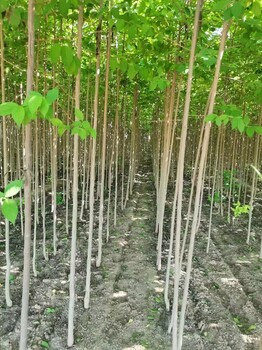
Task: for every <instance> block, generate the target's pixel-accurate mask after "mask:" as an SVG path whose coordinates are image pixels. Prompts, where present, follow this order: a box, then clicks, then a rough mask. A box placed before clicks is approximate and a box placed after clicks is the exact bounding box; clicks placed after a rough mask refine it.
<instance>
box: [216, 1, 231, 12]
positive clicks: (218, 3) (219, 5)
mask: <svg viewBox="0 0 262 350" xmlns="http://www.w3.org/2000/svg"><path fill="white" fill-rule="evenodd" d="M228 4H229V0H220V1H214V4H213V5H212V7H213V10H214V11H220V10H224V9H225V8H226V7H227V5H228Z"/></svg>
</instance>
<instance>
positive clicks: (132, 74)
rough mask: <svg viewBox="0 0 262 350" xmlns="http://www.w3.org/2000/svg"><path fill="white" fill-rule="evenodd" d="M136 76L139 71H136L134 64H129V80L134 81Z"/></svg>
mask: <svg viewBox="0 0 262 350" xmlns="http://www.w3.org/2000/svg"><path fill="white" fill-rule="evenodd" d="M136 74H137V70H136V67H135V65H134V63H131V64H129V67H128V72H127V75H128V77H129V79H131V80H132V79H134V77H135V76H136Z"/></svg>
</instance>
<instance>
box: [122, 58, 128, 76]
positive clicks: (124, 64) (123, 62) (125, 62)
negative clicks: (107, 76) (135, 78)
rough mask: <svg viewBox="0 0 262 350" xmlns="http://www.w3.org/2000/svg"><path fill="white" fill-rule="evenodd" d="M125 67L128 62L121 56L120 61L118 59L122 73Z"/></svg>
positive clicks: (125, 69)
mask: <svg viewBox="0 0 262 350" xmlns="http://www.w3.org/2000/svg"><path fill="white" fill-rule="evenodd" d="M127 68H128V63H127V61H126V60H125V59H124V58H122V59H121V61H120V70H121V72H122V73H125V72H126V71H127Z"/></svg>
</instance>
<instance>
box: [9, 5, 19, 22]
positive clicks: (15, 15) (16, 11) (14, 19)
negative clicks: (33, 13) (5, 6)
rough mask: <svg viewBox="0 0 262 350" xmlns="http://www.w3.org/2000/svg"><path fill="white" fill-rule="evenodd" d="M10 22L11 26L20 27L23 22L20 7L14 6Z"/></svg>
mask: <svg viewBox="0 0 262 350" xmlns="http://www.w3.org/2000/svg"><path fill="white" fill-rule="evenodd" d="M9 22H10V24H11V26H13V27H18V26H19V24H20V22H21V12H20V9H19V8H14V9H12V11H11V15H10V18H9Z"/></svg>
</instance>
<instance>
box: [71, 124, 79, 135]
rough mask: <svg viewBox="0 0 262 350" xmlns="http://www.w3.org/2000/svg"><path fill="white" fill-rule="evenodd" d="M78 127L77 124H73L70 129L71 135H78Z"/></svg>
mask: <svg viewBox="0 0 262 350" xmlns="http://www.w3.org/2000/svg"><path fill="white" fill-rule="evenodd" d="M79 130H80V127H79V126H74V127H73V128H72V130H71V135H76V134H77V135H78V134H79Z"/></svg>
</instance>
